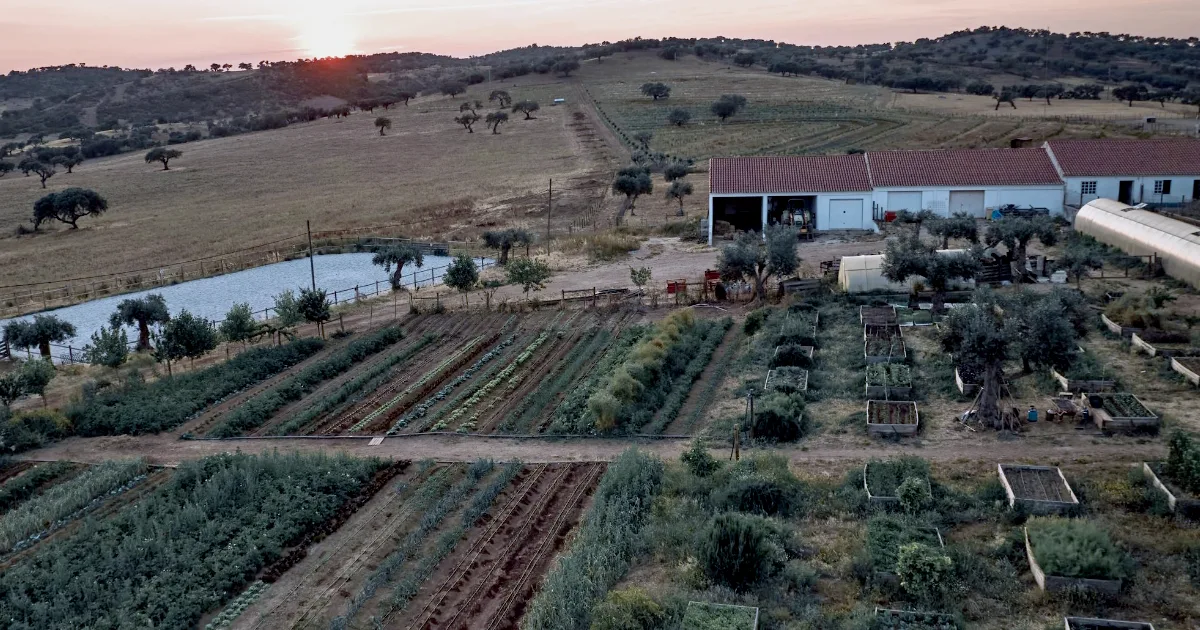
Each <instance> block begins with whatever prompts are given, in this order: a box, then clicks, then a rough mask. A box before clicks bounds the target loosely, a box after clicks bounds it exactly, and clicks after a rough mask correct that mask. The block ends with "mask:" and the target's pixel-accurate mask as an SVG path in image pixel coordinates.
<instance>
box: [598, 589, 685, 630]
mask: <svg viewBox="0 0 1200 630" xmlns="http://www.w3.org/2000/svg"><path fill="white" fill-rule="evenodd" d="M666 618H667V613H666V611H664V610H663V608H662V606H660V605H659V604H658V602H656V601H654V599H653V598H652V597H650V595H649V594H648V593H646V591H644V590H642V589H640V588H637V587H631V588H626V589H621V590H617V591H611V592H609V594H608V596H607V597H605V598H604V601H602V602H600V603H599V604H597V605H596V608H595V609H594V610H593V611H592V626H591V630H656V629H657V628H661V627H662V625H663V623H664V622H665V621H666Z"/></svg>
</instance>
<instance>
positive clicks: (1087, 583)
mask: <svg viewBox="0 0 1200 630" xmlns="http://www.w3.org/2000/svg"><path fill="white" fill-rule="evenodd" d="M1025 556H1026V557H1027V558H1029V568H1030V570H1032V571H1033V580H1034V581H1035V582H1037V585H1038V588H1040V589H1042V590H1043V591H1046V592H1047V593H1057V592H1059V591H1067V590H1073V589H1087V590H1091V591H1097V592H1100V593H1107V594H1109V595H1117V594H1119V593H1120V592H1121V580H1093V579H1089V578H1069V577H1062V576H1060V575H1046V573H1045V572H1044V571H1042V567H1041V566H1040V565H1039V564H1038V561H1037V557H1036V556H1035V555H1034V553H1033V545H1032V544H1031V543H1030V542H1029V528H1028V527H1026V528H1025Z"/></svg>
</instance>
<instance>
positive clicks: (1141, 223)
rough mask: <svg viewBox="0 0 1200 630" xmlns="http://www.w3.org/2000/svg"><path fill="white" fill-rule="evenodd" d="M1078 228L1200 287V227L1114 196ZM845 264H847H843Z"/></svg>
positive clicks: (1088, 211)
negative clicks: (1153, 257) (1153, 258)
mask: <svg viewBox="0 0 1200 630" xmlns="http://www.w3.org/2000/svg"><path fill="white" fill-rule="evenodd" d="M1075 230H1076V231H1077V232H1079V233H1081V234H1087V235H1088V236H1091V237H1092V238H1095V239H1096V240H1098V241H1100V242H1101V243H1105V244H1107V245H1111V246H1113V247H1116V248H1119V249H1120V250H1121V251H1124V252H1125V253H1127V254H1132V255H1135V256H1148V255H1150V254H1155V255H1157V256H1158V257H1159V259H1160V260H1161V261H1162V266H1163V270H1164V271H1166V272H1167V273H1168V274H1169V275H1171V277H1173V278H1176V279H1178V280H1181V281H1183V282H1187V283H1188V284H1190V285H1192V286H1194V287H1200V228H1197V227H1196V226H1194V225H1191V224H1189V223H1184V222H1183V221H1176V220H1175V219H1171V218H1169V217H1164V216H1162V215H1161V214H1157V213H1155V212H1150V211H1149V210H1138V209H1136V208H1133V207H1131V206H1129V205H1128V204H1124V203H1121V202H1119V201H1113V200H1111V199H1096V200H1094V201H1090V202H1088V203H1087V205H1085V206H1084V207H1083V208H1081V209H1080V210H1079V213H1078V214H1076V215H1075ZM843 264H844V263H843Z"/></svg>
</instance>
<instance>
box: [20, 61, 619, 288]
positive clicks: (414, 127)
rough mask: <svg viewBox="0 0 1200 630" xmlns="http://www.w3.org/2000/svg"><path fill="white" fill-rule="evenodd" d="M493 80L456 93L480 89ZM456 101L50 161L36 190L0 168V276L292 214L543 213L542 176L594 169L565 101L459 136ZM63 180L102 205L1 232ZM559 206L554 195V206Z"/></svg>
mask: <svg viewBox="0 0 1200 630" xmlns="http://www.w3.org/2000/svg"><path fill="white" fill-rule="evenodd" d="M542 79H543V80H544V77H542ZM494 87H497V86H486V87H477V88H476V89H475V90H473V91H472V93H470V94H468V96H469V97H470V98H472V99H476V98H482V99H484V100H485V101H486V98H487V92H486V91H485V90H487V89H492V88H494ZM509 89H510V90H511V91H512V92H513V93H514V96H515V97H517V98H526V97H528V96H532V97H533V98H540V100H542V101H543V102H546V97H545V96H543V95H542V94H539V93H541V92H544V93H546V94H549V93H550V92H549V91H548V90H547V89H545V88H529V89H527V90H522V89H521V88H509ZM527 92H528V93H529V94H527ZM461 100H462V99H456V100H453V101H451V100H449V99H441V98H437V99H426V100H422V101H416V102H413V104H412V105H411V106H409V107H407V108H405V107H394V108H392V109H391V111H388V112H386V113H385V112H379V111H377V112H376V113H375V114H374V115H372V114H368V113H356V114H355V115H353V116H351V117H350V118H349V119H346V120H341V121H338V120H320V121H316V122H313V123H307V124H300V125H294V126H292V127H289V128H287V129H281V130H276V131H269V132H262V133H255V134H249V135H243V136H237V137H232V138H222V139H214V140H205V141H201V142H195V143H189V144H186V145H183V146H181V147H178V148H180V149H181V150H182V151H183V152H184V155H183V157H182V158H179V159H178V160H176V161H174V162H173V163H172V165H171V166H172V168H171V170H170V171H166V172H164V171H162V170H161V169H158V168H156V167H155V166H152V165H148V164H145V163H144V161H143V154H142V153H140V152H139V153H134V154H127V155H121V156H115V157H111V158H104V159H98V160H91V161H88V162H85V163H84V164H83V165H81V166H79V167H77V168H76V169H75V173H73V174H70V175H68V174H66V173H65V172H61V173H59V174H57V175H56V176H54V178H53V179H51V180H50V181H49V190H46V191H43V190H42V188H41V186H40V185H39V184H38V181H37V179H35V178H32V177H30V178H26V177H22V176H20V174H19V173H18V174H16V176H12V175H10V176H8V177H5V178H3V179H0V285H8V284H16V283H21V282H31V281H44V280H52V279H62V278H70V277H75V276H85V275H94V274H97V273H111V272H116V271H120V270H125V269H136V268H141V267H149V266H153V265H165V264H168V263H170V262H173V261H180V260H188V259H191V258H197V257H201V256H208V255H213V254H218V253H221V252H222V251H228V250H234V249H239V248H244V247H247V246H250V245H254V244H257V243H263V242H268V241H273V240H277V239H280V238H283V237H286V236H290V235H294V234H298V233H302V232H303V231H304V221H305V220H306V219H310V220H312V222H313V228H314V230H337V229H349V228H356V227H364V226H375V225H383V224H409V225H411V227H409V228H406V229H400V230H397V231H400V232H404V233H406V234H407V235H410V236H413V237H431V238H433V237H435V238H439V239H445V238H450V237H453V236H455V235H456V234H459V233H461V232H466V231H470V230H472V229H474V228H475V226H476V224H487V223H497V222H500V223H522V222H525V221H526V220H527V217H526V216H525V215H526V213H527V212H529V211H530V209H531V208H532V209H536V210H537V211H541V212H542V216H543V217H544V216H545V214H544V201H543V200H544V197H542V196H541V195H540V193H539V191H542V190H544V189H545V187H546V185H547V180H548V179H549V178H551V177H553V178H555V179H556V180H557V181H556V183H557V184H559V185H566V184H568V183H569V182H570V181H571V180H572V178H583V179H584V180H586V179H588V177H587V175H588V174H589V173H593V172H594V171H595V170H596V169H597V168H598V162H597V159H596V152H595V151H590V150H584V149H582V148H581V147H580V145H579V142H578V140H577V138H576V133H575V131H574V130H573V129H571V128H569V127H568V126H567V125H568V123H569V122H571V121H572V120H571V117H570V113H571V111H573V110H572V109H570V108H565V107H559V108H556V107H543V110H542V111H541V112H540V113H539V115H538V118H537V120H531V121H525V120H519V118H520V117H519V116H514V117H513V118H514V119H513V120H512V121H510V122H509V123H508V124H507V125H504V126H502V127H501V129H500V131H501V134H500V135H493V134H492V133H491V132H490V131H489V130H487V129H486V128H484V126H483V125H482V124H480V125H477V127H476V130H475V133H474V134H468V133H467V132H466V131H464V130H463V129H462V128H461V127H460V126H458V125H456V124H455V123H454V121H453V118H454V117H455V116H456V115H457V110H458V103H460V102H461ZM380 114H384V115H386V116H388V117H389V118H391V119H392V120H393V122H394V127H393V131H392V132H391V133H389V134H388V135H387V136H384V137H381V136H380V135H379V134H378V132H377V131H376V130H375V128H374V126H373V122H374V120H375V117H376V116H378V115H380ZM593 179H594V178H593ZM68 186H83V187H87V188H93V189H95V190H97V191H98V192H100V193H101V194H102V195H104V196H105V197H106V198H107V199H108V201H109V204H110V209H109V212H108V213H107V214H106V215H104V216H103V217H101V218H99V219H90V218H89V219H86V220H84V221H82V222H81V226H82V227H81V228H80V229H79V230H78V231H73V230H69V229H62V228H60V227H52V228H50V229H49V230H47V231H46V233H44V234H39V235H36V236H32V237H22V238H16V237H14V236H13V235H14V231H15V230H16V228H17V227H18V226H19V225H22V224H25V225H26V226H28V221H29V216H30V214H31V209H32V206H33V202H34V201H35V200H37V199H38V198H39V197H41V196H42V195H43V194H45V193H46V192H52V191H55V190H61V189H63V188H66V187H68ZM527 197H531V198H529V199H526V198H527ZM451 200H469V201H470V202H471V205H472V206H473V212H471V213H469V214H467V215H466V216H461V217H447V216H445V215H444V214H442V213H439V212H437V211H436V206H437V204H443V203H445V202H447V201H451ZM571 211H572V208H571V206H570V205H568V204H561V205H558V206H556V215H558V216H559V218H567V217H568V216H569V213H570V212H571Z"/></svg>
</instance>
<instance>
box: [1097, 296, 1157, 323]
mask: <svg viewBox="0 0 1200 630" xmlns="http://www.w3.org/2000/svg"><path fill="white" fill-rule="evenodd" d="M1104 315H1105V316H1107V317H1108V318H1109V319H1110V320H1112V321H1114V322H1116V323H1118V324H1120V325H1122V326H1128V327H1130V328H1161V327H1162V319H1161V318H1160V317H1159V315H1158V313H1156V312H1154V310H1153V308H1152V305H1150V304H1147V303H1146V302H1145V301H1144V300H1143V299H1142V298H1140V297H1137V296H1134V295H1132V294H1126V295H1122V296H1121V297H1119V298H1117V299H1116V300H1115V301H1113V302H1112V303H1110V304H1109V305H1108V306H1106V307H1104Z"/></svg>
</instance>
